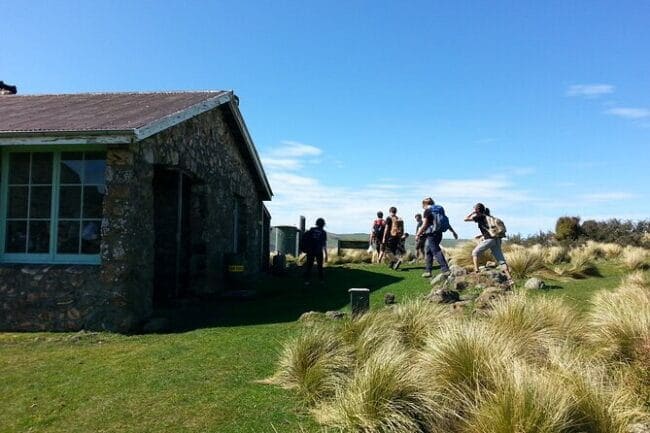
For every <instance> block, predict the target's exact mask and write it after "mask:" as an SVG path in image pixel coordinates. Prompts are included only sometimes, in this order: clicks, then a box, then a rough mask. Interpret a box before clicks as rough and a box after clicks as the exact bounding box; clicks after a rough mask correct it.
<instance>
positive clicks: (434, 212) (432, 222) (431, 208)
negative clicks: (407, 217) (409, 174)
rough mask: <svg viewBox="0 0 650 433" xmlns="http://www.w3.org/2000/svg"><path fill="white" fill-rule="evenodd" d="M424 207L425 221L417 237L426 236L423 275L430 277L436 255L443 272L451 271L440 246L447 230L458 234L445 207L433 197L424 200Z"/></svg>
mask: <svg viewBox="0 0 650 433" xmlns="http://www.w3.org/2000/svg"><path fill="white" fill-rule="evenodd" d="M422 208H423V209H424V223H423V224H422V227H420V230H419V231H418V233H417V235H416V237H417V238H422V237H424V238H425V242H424V251H425V270H424V273H423V274H422V277H424V278H430V277H431V270H432V269H433V259H434V257H435V259H436V261H437V262H438V264H439V265H440V270H441V271H442V273H447V272H449V265H448V264H447V259H445V255H444V254H443V252H442V248H440V242H442V234H443V233H444V232H446V231H447V230H451V232H452V233H453V235H454V238H455V239H458V234H457V233H456V232H455V231H454V229H452V228H451V225H450V224H449V218H447V215H445V209H444V208H443V207H442V206H440V205H436V204H435V202H434V201H433V199H432V198H431V197H427V198H425V199H424V200H422Z"/></svg>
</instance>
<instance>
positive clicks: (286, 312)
mask: <svg viewBox="0 0 650 433" xmlns="http://www.w3.org/2000/svg"><path fill="white" fill-rule="evenodd" d="M402 279H403V278H400V277H399V275H386V274H382V273H378V272H371V271H366V270H364V269H358V268H347V267H339V266H336V267H331V268H328V269H326V270H325V281H324V282H323V283H321V282H319V281H318V279H317V278H315V276H312V279H311V281H310V284H309V285H305V284H304V279H303V278H302V275H301V271H300V269H293V270H290V271H289V272H288V273H287V274H286V275H283V276H271V275H262V276H260V278H259V279H257V280H255V281H250V282H248V283H246V284H240V288H242V289H246V290H253V291H254V292H255V296H253V297H251V298H249V299H247V298H246V297H245V296H244V297H242V298H240V299H231V298H226V299H224V298H222V297H214V298H204V299H201V300H194V301H190V302H184V303H183V304H182V305H180V306H177V307H175V308H168V309H164V310H158V311H156V312H155V315H156V316H157V317H165V318H166V319H167V320H168V321H169V330H168V331H167V332H172V333H175V332H186V331H190V330H194V329H200V328H211V327H226V326H247V325H259V324H272V323H285V322H293V321H295V320H297V319H298V318H299V317H300V315H301V314H302V313H304V312H306V311H322V312H325V311H330V310H339V309H342V308H345V307H346V306H348V305H349V299H350V298H349V294H348V289H350V288H353V287H362V288H367V289H369V290H370V292H371V293H372V292H374V291H376V290H379V289H381V288H382V287H385V286H387V285H389V284H393V283H395V282H398V281H400V280H402Z"/></svg>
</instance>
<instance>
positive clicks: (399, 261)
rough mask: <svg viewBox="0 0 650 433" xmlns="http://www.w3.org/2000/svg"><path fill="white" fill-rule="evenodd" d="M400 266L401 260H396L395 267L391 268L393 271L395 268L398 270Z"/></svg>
mask: <svg viewBox="0 0 650 433" xmlns="http://www.w3.org/2000/svg"><path fill="white" fill-rule="evenodd" d="M401 264H402V259H397V261H396V262H395V266H393V269H394V270H397V268H399V265H401Z"/></svg>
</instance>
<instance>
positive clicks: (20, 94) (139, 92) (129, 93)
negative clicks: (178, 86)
mask: <svg viewBox="0 0 650 433" xmlns="http://www.w3.org/2000/svg"><path fill="white" fill-rule="evenodd" d="M228 92H234V91H233V90H164V91H137V92H134V91H126V92H81V93H19V94H16V95H5V96H18V97H20V96H77V95H98V96H99V95H178V94H191V93H215V94H217V93H228Z"/></svg>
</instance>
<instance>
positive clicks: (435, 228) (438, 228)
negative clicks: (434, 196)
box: [427, 204, 450, 233]
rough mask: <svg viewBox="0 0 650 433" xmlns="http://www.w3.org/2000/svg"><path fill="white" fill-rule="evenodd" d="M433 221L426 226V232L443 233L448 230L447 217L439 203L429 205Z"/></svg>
mask: <svg viewBox="0 0 650 433" xmlns="http://www.w3.org/2000/svg"><path fill="white" fill-rule="evenodd" d="M429 209H430V210H431V215H432V216H433V221H432V223H431V226H429V227H428V228H427V233H444V232H446V231H447V230H449V227H450V225H449V218H448V217H447V215H446V214H445V208H443V207H442V206H440V205H437V204H436V205H433V206H429Z"/></svg>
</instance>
